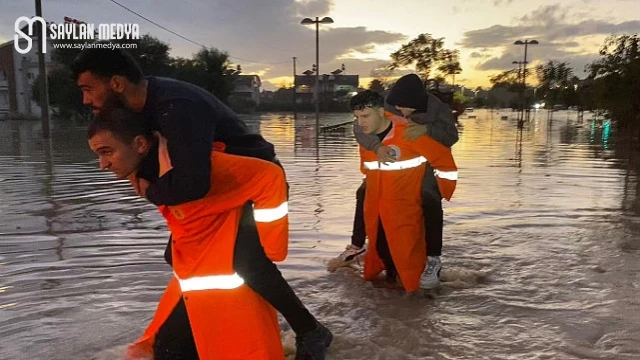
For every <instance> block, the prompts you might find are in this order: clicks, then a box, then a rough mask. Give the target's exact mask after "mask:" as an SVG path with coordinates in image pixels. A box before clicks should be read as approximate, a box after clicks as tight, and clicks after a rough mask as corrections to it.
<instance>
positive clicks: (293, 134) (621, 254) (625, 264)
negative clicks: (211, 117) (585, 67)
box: [0, 110, 640, 360]
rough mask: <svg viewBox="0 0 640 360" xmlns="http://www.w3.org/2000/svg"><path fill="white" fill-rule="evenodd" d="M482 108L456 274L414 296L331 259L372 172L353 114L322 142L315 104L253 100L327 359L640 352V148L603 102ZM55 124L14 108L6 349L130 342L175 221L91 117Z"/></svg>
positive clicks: (474, 127) (8, 353)
mask: <svg viewBox="0 0 640 360" xmlns="http://www.w3.org/2000/svg"><path fill="white" fill-rule="evenodd" d="M469 115H473V116H474V118H470V117H465V118H462V119H461V123H462V124H463V128H462V129H461V135H460V141H459V143H457V144H456V145H455V146H454V148H453V150H454V155H455V158H456V161H457V163H458V166H459V180H458V189H457V191H456V193H455V195H454V197H453V199H452V201H451V202H450V203H445V204H444V209H445V223H446V224H445V239H444V249H443V262H444V269H443V279H444V280H446V281H445V282H444V285H443V286H442V287H441V288H440V289H439V290H437V291H432V292H430V293H427V294H425V295H424V296H420V297H409V298H408V297H405V296H403V295H402V294H401V293H400V292H397V291H394V290H387V289H380V288H374V287H372V286H371V284H368V283H365V282H364V281H363V280H362V278H361V274H360V273H359V271H358V269H357V267H356V268H355V269H341V270H340V271H337V272H335V273H328V272H327V271H326V262H327V260H329V259H330V258H331V257H334V256H336V255H338V254H339V253H340V252H341V251H342V250H343V249H344V247H345V246H346V245H347V244H348V242H349V239H350V235H351V224H352V219H353V209H354V206H355V190H356V189H357V187H358V186H359V184H360V181H361V176H360V174H359V166H358V161H359V160H358V150H357V146H356V143H355V141H354V139H353V135H352V133H351V130H350V129H347V130H346V131H343V132H340V131H337V132H331V133H326V134H321V135H320V137H319V143H318V144H316V142H315V136H314V133H313V130H312V128H311V125H313V123H314V119H313V117H312V116H311V117H305V116H301V117H299V119H298V120H294V119H293V118H292V117H291V116H290V115H286V114H267V115H253V116H247V121H248V122H249V123H250V125H251V127H252V129H254V130H255V131H260V132H261V133H262V134H263V135H264V136H265V137H266V138H267V139H268V140H270V141H272V142H273V143H275V144H276V146H277V152H278V155H279V157H280V159H281V160H282V162H283V164H284V166H285V168H286V170H287V175H288V179H289V181H290V183H291V202H290V211H291V214H290V219H291V243H290V253H289V257H288V259H287V260H286V261H285V262H284V263H282V264H280V265H279V266H280V268H281V270H282V271H283V273H284V275H285V277H286V278H287V279H288V280H289V281H290V283H291V284H292V286H293V288H294V289H295V290H296V292H297V293H298V294H299V295H300V297H301V298H302V299H303V301H304V302H305V304H307V305H308V307H309V308H310V309H311V310H312V312H313V313H315V314H316V315H317V317H318V318H319V319H320V320H321V321H323V322H324V323H326V324H327V326H328V327H330V328H331V329H332V330H333V332H334V335H335V340H334V343H333V345H332V347H331V349H330V351H329V354H328V359H367V360H373V359H381V360H386V359H392V360H395V359H639V358H640V296H639V295H640V200H638V195H639V192H640V186H639V185H638V164H637V159H638V155H637V154H636V155H628V156H623V155H621V154H622V153H621V152H620V151H615V150H614V149H615V146H616V144H615V138H616V134H615V133H609V129H608V127H606V126H605V127H602V126H601V124H600V123H599V122H592V121H591V120H590V118H589V115H587V116H586V117H585V120H584V122H583V123H582V124H580V123H577V121H576V119H575V113H573V114H571V113H564V112H556V113H554V119H553V121H551V122H550V121H548V120H547V113H546V112H539V113H537V114H535V118H534V119H533V120H532V121H531V122H530V123H529V124H527V125H526V126H525V128H524V129H523V131H522V133H521V134H520V133H519V132H518V131H517V130H516V125H515V121H514V120H510V119H506V120H503V119H502V116H507V117H511V115H512V114H511V113H510V112H503V113H498V112H489V111H484V110H476V111H475V112H474V113H472V114H469ZM349 119H350V115H349V114H337V115H327V116H325V117H323V119H322V122H323V123H324V124H333V123H339V122H343V121H347V120H349ZM592 124H593V125H592ZM39 128H40V125H39V123H38V122H29V121H4V122H0V359H91V358H100V359H117V358H118V357H117V355H115V353H117V351H115V350H114V349H119V348H121V347H122V346H123V345H126V344H127V343H129V342H131V341H133V340H135V339H136V338H137V337H138V336H139V335H140V334H141V333H142V331H143V330H144V328H145V327H146V325H147V323H148V321H149V320H150V319H151V317H152V315H153V312H154V310H155V305H156V303H157V301H158V299H159V296H160V294H161V293H162V291H163V289H164V286H165V285H166V283H167V281H168V279H169V277H170V276H171V272H170V269H169V267H168V265H166V264H165V263H164V260H163V258H162V254H163V251H164V246H165V244H166V241H167V238H168V232H167V230H166V227H165V225H164V220H163V219H162V217H161V216H160V214H159V213H158V212H157V210H156V209H155V208H154V207H153V206H152V205H150V204H149V203H147V202H146V201H145V200H142V199H140V198H137V197H136V196H135V194H134V193H133V191H132V190H131V189H130V188H129V185H128V183H126V182H121V181H115V180H114V179H113V177H112V175H111V174H110V173H106V172H102V171H99V170H98V167H97V162H96V160H95V159H94V157H93V155H92V154H91V153H90V151H89V149H88V147H87V145H86V140H85V128H84V125H70V124H69V123H65V122H62V123H55V124H53V133H52V139H51V140H50V141H45V140H42V139H41V137H40V135H39ZM634 159H635V160H634ZM282 327H283V329H284V330H285V331H286V330H287V329H288V326H287V325H286V323H284V322H282ZM289 334H290V333H289Z"/></svg>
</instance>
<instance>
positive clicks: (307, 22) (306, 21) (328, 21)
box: [300, 16, 333, 137]
mask: <svg viewBox="0 0 640 360" xmlns="http://www.w3.org/2000/svg"><path fill="white" fill-rule="evenodd" d="M300 24H302V25H312V24H315V25H316V86H315V91H314V92H315V100H316V137H317V136H318V134H319V133H320V24H333V19H332V18H330V17H328V16H325V17H323V18H322V20H319V19H318V17H317V16H316V19H315V20H312V19H310V18H304V19H302V21H301V22H300Z"/></svg>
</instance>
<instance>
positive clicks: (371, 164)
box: [364, 156, 427, 170]
mask: <svg viewBox="0 0 640 360" xmlns="http://www.w3.org/2000/svg"><path fill="white" fill-rule="evenodd" d="M426 162H427V159H425V158H424V156H420V157H417V158H413V159H409V160H402V161H396V162H392V163H381V162H379V161H367V162H365V163H364V167H365V168H366V169H368V170H404V169H411V168H415V167H418V166H420V165H422V164H423V163H426Z"/></svg>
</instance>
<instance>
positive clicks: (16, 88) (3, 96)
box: [0, 26, 53, 118]
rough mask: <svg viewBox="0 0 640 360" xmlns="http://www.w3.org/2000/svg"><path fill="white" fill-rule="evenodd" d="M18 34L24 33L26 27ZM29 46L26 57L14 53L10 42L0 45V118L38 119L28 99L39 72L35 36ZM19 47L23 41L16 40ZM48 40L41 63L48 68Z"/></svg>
mask: <svg viewBox="0 0 640 360" xmlns="http://www.w3.org/2000/svg"><path fill="white" fill-rule="evenodd" d="M22 31H23V32H25V33H28V31H27V27H26V26H25V27H24V28H22ZM32 39H33V42H32V44H33V46H32V47H31V50H30V51H29V52H28V53H26V54H24V55H23V54H20V53H19V52H17V51H16V49H15V46H14V44H13V40H12V41H8V42H6V43H4V44H1V45H0V118H3V117H7V116H9V115H18V114H19V115H23V116H40V111H41V110H40V106H39V105H38V104H36V102H35V101H34V100H33V99H32V93H33V87H34V86H38V85H37V84H36V83H35V81H36V79H37V77H38V74H39V73H40V71H39V68H38V42H39V41H40V37H39V36H38V35H35V36H32ZM19 41H20V44H21V47H22V48H23V49H24V48H26V47H27V40H25V39H22V38H21V39H20V40H19ZM52 51H53V48H52V46H51V41H47V52H46V53H45V54H44V55H45V64H46V66H47V71H49V70H50V69H51V53H52Z"/></svg>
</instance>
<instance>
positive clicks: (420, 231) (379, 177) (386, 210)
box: [350, 90, 458, 292]
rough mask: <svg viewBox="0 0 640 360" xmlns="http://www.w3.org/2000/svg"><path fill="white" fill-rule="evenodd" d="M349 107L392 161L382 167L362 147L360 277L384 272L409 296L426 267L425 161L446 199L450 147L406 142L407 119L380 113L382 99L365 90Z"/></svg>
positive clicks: (451, 176) (452, 171)
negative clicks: (364, 242)
mask: <svg viewBox="0 0 640 360" xmlns="http://www.w3.org/2000/svg"><path fill="white" fill-rule="evenodd" d="M350 105H351V109H352V111H353V114H354V116H355V117H356V119H357V121H358V125H360V127H361V128H362V131H364V132H365V133H367V134H375V135H377V136H378V137H379V138H380V141H381V142H382V144H383V145H385V146H388V147H390V148H391V149H392V150H394V158H395V162H390V163H381V162H379V161H378V157H377V155H376V153H375V152H373V151H369V150H366V149H364V148H363V147H360V159H361V168H362V172H363V173H364V175H365V176H366V180H365V181H366V195H365V202H364V217H365V229H366V233H367V236H368V237H369V241H370V250H369V251H368V252H367V253H366V255H365V266H364V276H365V279H367V280H372V279H373V278H375V277H376V276H377V275H378V274H379V273H380V272H381V271H382V270H384V269H386V270H387V278H388V280H390V281H395V279H396V276H397V277H399V278H400V282H401V284H402V286H403V287H404V289H405V290H406V291H407V292H413V291H415V290H417V289H418V287H419V284H420V276H421V274H422V272H423V270H424V268H425V264H426V260H427V259H426V251H425V242H424V240H423V239H424V232H425V229H424V221H423V219H424V217H423V210H422V204H421V200H420V199H421V184H422V178H423V176H424V172H425V166H426V164H427V163H428V164H429V165H431V167H432V168H433V169H434V170H433V171H434V175H435V178H436V182H437V184H438V188H439V190H440V194H442V197H443V198H444V199H447V200H449V199H450V198H451V196H452V195H453V192H454V190H455V186H456V180H457V176H458V175H457V168H456V164H455V161H454V160H453V156H452V154H451V149H449V148H448V147H446V146H444V145H442V144H440V143H439V142H437V141H435V140H433V139H432V138H431V137H429V136H421V137H419V138H418V139H417V140H414V141H411V142H410V141H408V140H406V139H405V136H404V132H405V131H406V129H407V125H409V120H408V119H406V118H403V117H401V116H398V115H394V114H392V113H389V112H386V113H385V110H384V107H383V106H384V99H383V98H382V96H381V95H380V94H378V93H376V92H373V91H370V90H367V91H363V92H361V93H359V94H357V95H356V96H354V97H353V98H351V103H350Z"/></svg>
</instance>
